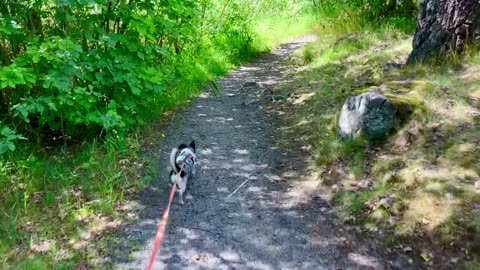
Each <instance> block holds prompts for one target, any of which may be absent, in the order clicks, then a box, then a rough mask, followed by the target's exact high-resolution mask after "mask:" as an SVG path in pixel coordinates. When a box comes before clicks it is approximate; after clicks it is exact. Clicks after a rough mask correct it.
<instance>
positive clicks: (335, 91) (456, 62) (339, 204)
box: [278, 4, 480, 269]
mask: <svg viewBox="0 0 480 270" xmlns="http://www.w3.org/2000/svg"><path fill="white" fill-rule="evenodd" d="M321 14H322V13H321ZM323 14H324V16H323V17H322V16H320V17H322V18H324V21H325V22H323V23H320V24H319V25H317V26H316V27H315V30H316V31H317V35H318V36H319V37H320V39H319V40H318V41H317V42H315V43H312V44H310V45H308V46H306V47H305V48H303V49H302V50H299V51H298V52H297V53H296V54H295V55H294V56H292V59H291V61H292V62H293V63H294V64H295V65H297V66H298V69H299V71H298V74H297V76H296V79H295V81H294V82H293V83H291V84H288V85H283V86H281V87H280V88H279V89H278V91H280V92H279V94H282V95H285V96H288V99H287V101H288V103H289V104H290V105H288V106H289V107H290V114H287V115H290V116H289V117H287V118H286V120H285V121H286V123H285V125H286V126H288V127H289V128H286V129H283V132H284V135H285V138H298V137H299V136H300V138H301V140H302V141H303V142H305V145H304V146H303V149H306V150H309V151H310V152H311V153H312V155H313V163H312V170H313V171H314V172H316V173H317V176H318V179H319V181H321V183H322V187H323V189H326V190H328V196H327V199H328V200H329V201H330V202H331V203H332V205H333V208H332V210H331V213H332V214H334V215H335V216H336V217H337V219H338V220H340V221H342V222H343V223H345V224H347V225H349V226H354V227H358V228H359V230H361V231H363V232H371V233H377V232H384V233H383V234H380V235H383V236H379V237H380V238H383V239H384V243H385V244H386V245H387V247H391V248H394V249H395V248H399V247H403V248H400V250H401V251H403V249H405V250H406V251H405V253H406V254H407V256H409V257H410V258H411V262H410V263H413V262H414V261H415V263H420V265H422V264H423V265H429V264H431V263H432V261H435V262H436V263H438V264H437V265H442V263H445V264H448V263H451V262H452V260H453V261H459V260H462V261H464V262H465V263H464V265H465V268H467V269H474V268H476V267H479V264H478V261H476V260H478V256H479V254H480V246H479V245H478V243H479V241H478V240H479V239H478V235H479V233H480V207H479V205H480V182H479V180H480V163H479V160H480V141H479V139H478V134H480V103H479V102H480V96H479V90H478V89H479V86H480V76H479V72H478V71H479V69H480V53H479V52H478V50H477V49H475V48H473V47H470V48H467V50H466V51H465V52H464V54H463V55H462V56H457V55H454V54H449V55H447V56H446V57H445V58H443V59H441V61H442V62H441V64H439V62H432V63H430V64H417V65H409V66H406V65H405V63H406V61H407V58H408V56H409V54H410V52H411V50H412V37H413V34H414V31H415V16H414V15H413V14H405V13H402V12H400V13H391V15H389V16H378V17H376V16H372V17H370V16H369V15H368V13H363V14H362V11H359V10H357V9H353V8H352V7H351V6H348V5H341V4H339V5H338V6H337V7H336V8H334V9H329V10H327V11H325V13H323ZM414 14H416V13H414ZM369 91H377V92H380V93H382V94H384V95H385V96H387V97H388V98H390V99H391V100H394V101H395V102H397V103H399V104H402V105H404V106H403V108H405V109H406V110H408V111H409V113H408V114H406V115H407V117H405V118H404V119H401V123H398V125H397V127H396V129H395V132H394V133H393V134H392V135H391V136H389V137H388V138H387V139H385V140H383V141H377V142H368V141H365V140H361V139H360V140H356V141H348V140H342V139H341V138H340V137H339V135H338V118H339V113H340V109H341V107H342V105H343V103H344V102H345V100H346V99H347V97H348V96H350V95H352V94H359V93H365V92H369ZM385 232H386V234H385ZM414 239H417V241H415V240H414ZM418 239H422V241H420V242H418ZM432 243H433V244H432ZM402 245H403V246H402ZM412 248H413V250H412ZM447 250H448V251H447ZM475 258H476V259H475ZM416 265H417V266H418V265H419V264H416Z"/></svg>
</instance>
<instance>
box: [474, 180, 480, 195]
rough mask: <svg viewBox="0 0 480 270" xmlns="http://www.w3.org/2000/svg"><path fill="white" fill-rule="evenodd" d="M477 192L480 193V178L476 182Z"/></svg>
mask: <svg viewBox="0 0 480 270" xmlns="http://www.w3.org/2000/svg"><path fill="white" fill-rule="evenodd" d="M474 187H475V192H476V193H480V180H477V181H476V182H475V184H474Z"/></svg>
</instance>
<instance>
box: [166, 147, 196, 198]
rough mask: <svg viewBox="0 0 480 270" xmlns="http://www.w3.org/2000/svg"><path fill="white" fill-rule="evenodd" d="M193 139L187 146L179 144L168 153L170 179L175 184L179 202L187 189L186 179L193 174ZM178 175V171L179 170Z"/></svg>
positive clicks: (194, 159)
mask: <svg viewBox="0 0 480 270" xmlns="http://www.w3.org/2000/svg"><path fill="white" fill-rule="evenodd" d="M195 161H196V155H195V141H192V142H191V143H190V144H189V145H188V146H186V145H185V144H181V145H179V146H178V148H173V149H172V152H171V153H170V165H171V166H172V170H171V171H170V181H172V183H173V184H175V185H177V188H178V195H179V203H180V204H185V203H184V202H183V193H184V192H185V190H186V189H187V181H188V179H190V178H192V177H193V176H194V175H195ZM180 170H181V173H180V175H179V176H178V173H179V172H180Z"/></svg>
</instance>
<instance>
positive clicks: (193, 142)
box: [189, 140, 195, 152]
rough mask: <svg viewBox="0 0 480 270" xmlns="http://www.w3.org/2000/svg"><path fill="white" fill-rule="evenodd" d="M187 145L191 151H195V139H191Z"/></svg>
mask: <svg viewBox="0 0 480 270" xmlns="http://www.w3.org/2000/svg"><path fill="white" fill-rule="evenodd" d="M189 147H190V148H192V149H193V152H195V140H193V141H192V142H191V143H190V145H189Z"/></svg>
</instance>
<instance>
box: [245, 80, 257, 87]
mask: <svg viewBox="0 0 480 270" xmlns="http://www.w3.org/2000/svg"><path fill="white" fill-rule="evenodd" d="M255 86H257V82H254V81H250V82H246V83H244V84H243V87H255Z"/></svg>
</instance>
